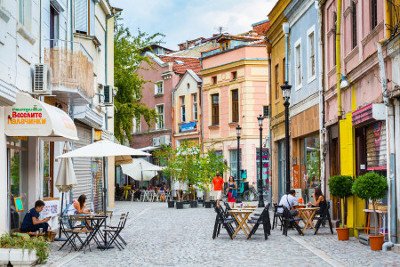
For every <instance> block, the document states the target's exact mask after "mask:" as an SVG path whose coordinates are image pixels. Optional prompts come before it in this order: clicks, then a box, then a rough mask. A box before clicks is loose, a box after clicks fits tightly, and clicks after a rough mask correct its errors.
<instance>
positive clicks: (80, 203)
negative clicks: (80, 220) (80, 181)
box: [73, 194, 90, 214]
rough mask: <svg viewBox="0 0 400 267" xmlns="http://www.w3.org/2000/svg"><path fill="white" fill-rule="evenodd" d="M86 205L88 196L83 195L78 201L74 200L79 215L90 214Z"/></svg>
mask: <svg viewBox="0 0 400 267" xmlns="http://www.w3.org/2000/svg"><path fill="white" fill-rule="evenodd" d="M85 204H86V196H85V194H82V195H80V196H79V197H78V200H76V199H75V200H74V203H73V205H74V208H75V209H76V213H77V214H90V210H89V209H87V208H86V207H85Z"/></svg>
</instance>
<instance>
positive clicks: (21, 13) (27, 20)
mask: <svg viewBox="0 0 400 267" xmlns="http://www.w3.org/2000/svg"><path fill="white" fill-rule="evenodd" d="M17 21H18V24H20V25H22V26H24V28H25V29H27V30H28V31H30V30H31V27H32V1H30V0H18V18H17Z"/></svg>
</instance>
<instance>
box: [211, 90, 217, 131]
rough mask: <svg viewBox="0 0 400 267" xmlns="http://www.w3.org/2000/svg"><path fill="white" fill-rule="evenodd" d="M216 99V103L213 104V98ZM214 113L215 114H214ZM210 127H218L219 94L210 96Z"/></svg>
mask: <svg viewBox="0 0 400 267" xmlns="http://www.w3.org/2000/svg"><path fill="white" fill-rule="evenodd" d="M214 96H217V97H218V103H217V104H214V100H213V97H214ZM214 111H216V113H214ZM210 114H211V126H218V125H219V93H215V94H211V113H210Z"/></svg>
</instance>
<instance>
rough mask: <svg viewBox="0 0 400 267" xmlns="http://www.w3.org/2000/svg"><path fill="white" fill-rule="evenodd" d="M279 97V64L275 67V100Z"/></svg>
mask: <svg viewBox="0 0 400 267" xmlns="http://www.w3.org/2000/svg"><path fill="white" fill-rule="evenodd" d="M278 97H279V64H276V65H275V99H278Z"/></svg>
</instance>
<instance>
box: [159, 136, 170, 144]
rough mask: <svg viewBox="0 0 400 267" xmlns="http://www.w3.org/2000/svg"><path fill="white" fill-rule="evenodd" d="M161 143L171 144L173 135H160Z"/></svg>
mask: <svg viewBox="0 0 400 267" xmlns="http://www.w3.org/2000/svg"><path fill="white" fill-rule="evenodd" d="M160 144H161V145H166V146H169V145H170V144H171V137H170V136H169V135H163V136H161V137H160Z"/></svg>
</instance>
